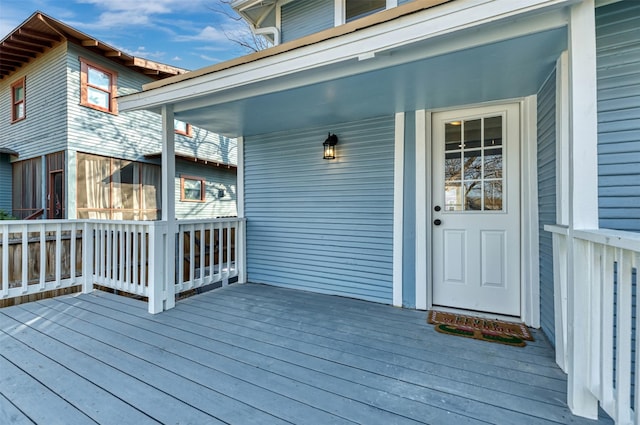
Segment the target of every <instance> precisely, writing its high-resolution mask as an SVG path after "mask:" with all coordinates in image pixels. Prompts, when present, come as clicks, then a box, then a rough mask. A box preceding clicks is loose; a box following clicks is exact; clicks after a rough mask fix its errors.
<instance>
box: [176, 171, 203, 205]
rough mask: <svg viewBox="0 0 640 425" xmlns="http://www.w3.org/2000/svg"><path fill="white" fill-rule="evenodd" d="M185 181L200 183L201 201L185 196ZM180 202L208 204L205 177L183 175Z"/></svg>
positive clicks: (181, 177)
mask: <svg viewBox="0 0 640 425" xmlns="http://www.w3.org/2000/svg"><path fill="white" fill-rule="evenodd" d="M185 180H194V181H199V182H200V199H188V198H186V197H185V196H184V181H185ZM180 201H181V202H206V185H205V179H204V178H203V177H197V176H187V175H181V176H180Z"/></svg>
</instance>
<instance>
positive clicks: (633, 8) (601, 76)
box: [596, 1, 640, 232]
mask: <svg viewBox="0 0 640 425" xmlns="http://www.w3.org/2000/svg"><path fill="white" fill-rule="evenodd" d="M596 43H597V61H598V177H599V208H600V226H601V227H606V228H612V229H620V230H630V231H636V232H637V231H640V165H639V164H640V2H635V1H624V2H620V3H615V4H611V5H609V6H605V7H600V8H598V9H596Z"/></svg>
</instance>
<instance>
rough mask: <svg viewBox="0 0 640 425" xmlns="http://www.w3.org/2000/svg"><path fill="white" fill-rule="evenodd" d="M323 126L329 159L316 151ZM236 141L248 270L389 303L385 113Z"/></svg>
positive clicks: (389, 143) (389, 136)
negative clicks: (333, 144)
mask: <svg viewBox="0 0 640 425" xmlns="http://www.w3.org/2000/svg"><path fill="white" fill-rule="evenodd" d="M327 131H331V132H332V133H335V134H336V135H337V136H338V137H339V143H338V153H337V155H338V157H337V159H336V160H331V161H327V160H323V159H322V142H323V141H324V139H325V138H326V137H327ZM244 146H245V155H244V160H245V180H244V182H245V188H244V190H245V215H246V217H247V266H248V269H247V271H248V280H249V281H251V282H256V283H268V284H273V285H278V286H285V287H290V288H297V289H303V290H310V291H316V292H322V293H330V294H337V295H343V296H349V297H354V298H360V299H365V300H371V301H377V302H383V303H391V301H392V242H393V241H392V239H393V238H392V230H393V156H394V117H393V116H386V117H381V118H373V119H367V120H363V121H359V122H351V123H343V124H336V125H332V126H330V127H323V128H311V129H303V130H293V131H289V132H281V133H275V134H266V135H261V136H253V137H247V138H245V142H244Z"/></svg>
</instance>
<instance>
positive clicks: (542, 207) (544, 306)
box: [538, 71, 556, 343]
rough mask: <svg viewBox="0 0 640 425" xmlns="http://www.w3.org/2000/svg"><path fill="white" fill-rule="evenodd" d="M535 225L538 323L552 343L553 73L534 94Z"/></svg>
mask: <svg viewBox="0 0 640 425" xmlns="http://www.w3.org/2000/svg"><path fill="white" fill-rule="evenodd" d="M538 220H539V222H538V224H539V249H540V322H541V326H542V330H543V331H544V333H545V334H546V335H547V337H549V340H550V341H551V343H554V341H555V327H554V309H553V246H552V241H551V233H549V232H546V231H545V230H544V225H545V224H555V223H556V73H555V71H554V72H553V73H552V74H551V75H550V76H549V78H548V79H547V81H546V82H545V83H544V85H543V86H542V87H541V89H540V92H539V93H538Z"/></svg>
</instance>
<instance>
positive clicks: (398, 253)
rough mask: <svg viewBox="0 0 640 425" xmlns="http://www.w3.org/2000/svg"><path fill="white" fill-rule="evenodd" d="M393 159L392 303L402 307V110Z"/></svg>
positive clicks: (399, 113) (397, 122)
mask: <svg viewBox="0 0 640 425" xmlns="http://www.w3.org/2000/svg"><path fill="white" fill-rule="evenodd" d="M395 118H396V122H395V126H396V128H395V150H394V161H393V305H394V306H396V307H402V274H403V261H402V259H403V242H404V112H398V113H396V117H395Z"/></svg>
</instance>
